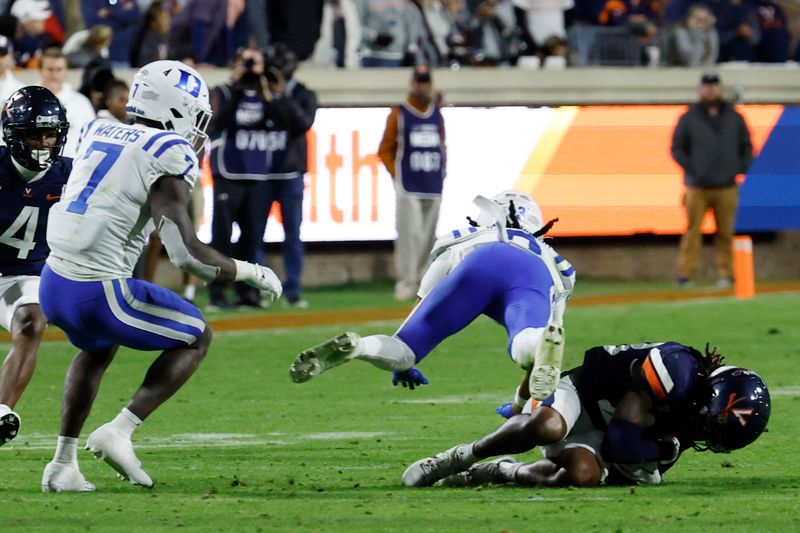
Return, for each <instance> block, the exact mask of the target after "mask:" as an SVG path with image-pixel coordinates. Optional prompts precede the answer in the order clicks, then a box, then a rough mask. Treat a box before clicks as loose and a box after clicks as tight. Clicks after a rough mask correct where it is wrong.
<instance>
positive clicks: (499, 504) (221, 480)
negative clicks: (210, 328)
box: [0, 287, 800, 532]
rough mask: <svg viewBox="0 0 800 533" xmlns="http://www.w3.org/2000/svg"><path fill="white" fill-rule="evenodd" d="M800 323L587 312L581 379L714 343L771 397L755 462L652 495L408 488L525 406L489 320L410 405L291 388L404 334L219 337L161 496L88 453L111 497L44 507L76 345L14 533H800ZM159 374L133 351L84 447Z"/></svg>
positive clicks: (14, 496)
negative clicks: (626, 353) (363, 343)
mask: <svg viewBox="0 0 800 533" xmlns="http://www.w3.org/2000/svg"><path fill="white" fill-rule="evenodd" d="M389 289H390V288H389V287H383V288H381V287H373V288H370V289H369V291H372V292H374V293H375V294H369V295H367V298H368V299H373V300H374V301H376V302H385V301H390V296H389V295H390V292H389ZM309 298H310V299H311V300H312V304H314V303H315V301H314V300H318V301H319V302H329V303H324V304H323V305H321V307H326V306H331V307H335V306H336V305H344V306H346V305H349V304H348V302H353V301H356V300H358V298H357V295H353V294H352V290H351V291H349V292H342V293H339V296H337V291H331V292H330V293H326V292H325V291H321V292H319V293H316V294H315V293H311V294H310V296H309ZM798 309H800V294H797V293H795V294H779V295H770V296H762V297H758V298H756V299H755V300H752V301H748V302H738V301H734V300H732V299H716V300H703V301H693V302H686V303H667V304H639V305H629V306H607V307H591V308H586V307H583V308H574V309H571V310H569V311H568V313H567V320H566V329H567V335H568V337H567V354H568V355H567V359H568V361H567V362H566V363H565V366H573V365H577V364H579V363H580V361H581V359H582V351H583V349H585V348H587V347H590V346H593V345H598V344H607V343H619V342H638V341H644V340H668V339H669V340H678V341H681V342H684V343H689V344H694V345H697V346H703V345H704V344H705V342H706V341H710V342H711V343H712V345H716V346H718V347H719V348H720V350H721V351H722V352H723V353H725V354H727V356H728V362H730V363H734V364H739V365H742V366H747V367H751V368H753V369H755V370H757V371H758V372H759V373H761V375H762V376H763V377H764V379H765V380H766V382H767V384H768V385H769V387H770V389H771V392H772V399H773V408H772V418H771V420H770V424H769V428H770V431H769V433H767V434H765V435H764V436H763V437H762V438H761V439H759V441H757V442H756V443H755V444H754V445H752V446H751V447H750V448H748V449H745V450H741V451H739V452H737V453H734V454H731V455H713V454H711V453H710V452H707V453H696V452H687V453H686V454H685V455H684V456H683V457H682V459H681V460H680V462H679V463H678V465H677V466H676V467H675V468H673V469H672V470H671V471H670V472H669V474H668V475H667V476H666V477H665V480H664V483H663V484H662V485H660V486H656V487H635V488H632V487H624V488H619V487H608V488H606V487H601V488H596V489H584V490H574V489H532V488H515V487H507V486H502V487H484V488H480V489H445V488H440V487H434V488H430V489H405V488H403V487H402V486H401V484H400V475H401V474H402V472H403V470H404V468H405V467H406V466H407V465H408V464H409V463H411V462H412V461H414V460H416V459H418V458H420V457H423V456H426V455H430V454H432V453H434V452H438V451H441V450H443V449H445V448H448V447H450V446H452V445H454V444H456V443H459V442H466V441H470V440H473V439H475V438H477V437H479V436H482V435H483V434H484V433H486V432H488V431H490V430H492V429H494V428H495V427H496V426H498V425H499V424H500V423H501V421H502V420H501V419H500V417H498V416H497V415H496V414H495V413H494V408H495V407H496V406H497V405H499V404H500V403H502V402H504V401H508V400H510V399H511V396H512V395H513V391H514V387H515V386H516V384H517V382H518V381H519V377H520V371H519V370H518V369H517V368H516V367H515V366H514V365H513V364H512V363H511V362H510V361H509V359H508V357H507V355H506V351H505V344H506V339H505V334H504V332H503V330H502V329H501V328H500V327H498V326H496V325H495V324H493V323H491V322H490V321H489V320H485V319H480V320H478V321H476V322H475V323H474V324H472V325H471V326H470V327H469V328H468V329H466V330H465V331H464V332H462V333H461V334H459V335H457V336H455V337H453V338H451V339H449V340H447V341H445V343H444V344H442V345H441V346H440V347H439V348H438V349H437V350H436V351H434V352H433V353H432V354H431V355H430V356H429V357H428V358H427V359H426V360H425V361H424V362H423V363H422V365H421V369H422V370H423V371H424V372H425V373H426V375H427V376H428V378H429V379H430V380H431V384H430V385H428V386H427V387H424V388H422V389H418V390H415V391H408V390H405V389H402V388H394V387H392V386H391V383H390V380H389V375H388V373H384V372H382V371H380V370H378V369H375V368H373V367H371V366H369V365H367V364H363V363H361V362H354V363H352V364H348V365H346V366H344V367H342V368H340V369H336V370H334V371H332V372H330V373H327V374H324V375H323V376H321V377H319V378H318V379H316V380H314V381H311V382H309V383H307V384H303V385H297V384H293V383H291V382H290V381H289V378H288V366H289V363H290V362H291V360H292V359H293V357H294V356H295V354H296V353H297V352H298V351H299V350H301V349H302V348H304V347H306V346H308V345H310V344H313V343H316V342H318V341H321V340H323V339H325V338H327V337H329V336H331V335H333V334H335V333H337V332H339V331H340V330H342V329H345V328H350V329H354V330H355V331H358V332H359V333H363V334H370V333H378V332H383V333H391V332H392V331H393V330H394V328H395V327H396V326H397V324H396V323H384V324H368V325H363V324H362V325H347V324H343V326H342V327H306V328H298V329H280V330H265V331H257V332H248V333H240V332H239V333H217V334H216V336H215V339H214V343H213V344H212V348H211V353H210V354H209V357H208V358H207V360H206V361H205V363H204V364H203V366H201V368H200V370H199V371H198V373H197V374H196V375H195V376H194V377H193V378H192V380H191V381H190V382H189V383H188V384H187V385H186V386H185V387H184V389H183V390H181V391H180V392H179V393H178V394H177V395H176V396H175V397H174V398H173V399H172V400H171V401H170V402H168V403H167V404H165V405H164V406H163V407H162V408H161V409H160V410H159V411H157V412H156V413H155V414H154V415H153V416H152V417H151V418H150V419H149V420H147V421H146V423H145V424H143V425H142V427H141V428H140V429H139V430H137V432H136V434H135V435H134V444H135V445H136V446H137V450H138V454H139V457H140V459H141V460H142V462H143V465H144V467H145V468H146V469H147V470H148V472H149V473H150V474H151V475H152V477H153V478H154V479H155V481H156V486H155V488H153V489H152V490H147V489H143V488H141V487H134V486H131V485H129V484H126V483H123V482H121V481H119V480H117V479H116V478H115V475H114V472H113V471H112V470H111V468H109V467H108V466H107V465H106V464H105V463H103V462H101V461H96V460H94V459H93V458H92V457H91V455H90V454H89V453H88V452H84V451H82V452H81V453H80V456H79V457H80V459H81V465H82V470H83V473H84V474H85V475H86V477H87V478H88V479H89V480H91V481H93V482H94V483H95V484H96V485H97V492H96V493H93V494H42V493H41V492H40V480H41V474H42V469H43V468H44V465H45V464H46V463H47V462H48V461H49V460H50V458H51V457H52V453H53V448H54V444H55V435H56V433H57V428H58V412H59V403H60V396H61V389H62V382H63V376H64V373H65V370H66V368H67V365H68V364H69V361H70V358H71V357H72V354H73V349H72V348H71V347H70V346H69V345H68V344H66V343H59V342H55V343H48V344H46V345H44V346H43V347H42V349H41V350H40V362H39V367H38V368H37V372H36V375H35V377H34V380H33V382H32V383H31V385H30V387H29V388H28V390H27V392H26V394H25V396H24V397H23V400H22V401H21V402H20V404H19V405H18V406H17V407H18V411H19V412H20V414H21V415H22V417H23V424H24V426H23V434H21V435H20V437H18V438H17V439H16V440H15V441H13V442H12V443H11V444H9V445H7V446H5V447H3V448H0V502H2V504H1V505H0V509H2V518H1V519H0V524H2V528H3V530H4V531H5V530H15V529H18V530H35V529H40V530H49V531H69V530H87V529H88V530H124V531H133V530H147V531H158V530H173V529H175V528H179V527H181V528H186V529H190V530H214V531H261V530H275V531H295V530H317V531H392V530H396V531H517V532H523V531H642V530H653V531H677V530H681V531H709V530H712V529H718V530H720V529H721V530H724V531H726V532H728V531H776V532H777V531H781V532H782V531H798V530H800V512H798V501H800V468H798V459H800V453H798V451H797V448H795V446H796V445H797V444H796V442H797V441H796V439H797V436H798V430H797V424H798V421H800V374H798V371H797V368H798V358H799V357H800V330H798V328H797V324H798V317H799V316H800V313H798ZM270 312H275V311H270ZM0 348H2V352H3V353H5V351H6V350H7V346H6V345H3V346H0ZM151 360H152V354H140V353H133V352H131V351H127V350H123V351H120V353H119V355H118V356H117V360H116V361H115V362H114V363H113V364H112V366H111V368H110V369H109V371H108V374H107V376H106V378H105V381H104V382H103V386H102V388H101V390H100V394H99V397H98V400H97V402H96V404H95V407H94V410H93V412H92V414H91V416H90V418H89V421H88V422H87V426H86V428H84V435H83V438H84V439H85V436H86V435H87V434H88V432H89V431H91V430H92V429H94V428H95V427H96V426H98V425H100V424H101V423H103V422H105V421H107V420H109V419H110V418H112V417H113V416H114V415H115V414H116V413H117V412H118V411H119V409H120V408H121V407H122V406H123V405H124V404H125V402H126V401H127V399H128V398H129V397H130V395H131V393H132V392H133V390H134V389H135V388H136V386H137V385H138V384H139V382H140V380H141V378H142V377H143V375H144V372H145V369H146V368H147V366H148V364H149V362H150V361H151ZM537 456H538V452H532V453H530V454H528V455H527V457H529V458H536V457H537Z"/></svg>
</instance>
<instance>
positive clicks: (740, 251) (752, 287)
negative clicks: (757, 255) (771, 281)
mask: <svg viewBox="0 0 800 533" xmlns="http://www.w3.org/2000/svg"><path fill="white" fill-rule="evenodd" d="M733 276H734V282H733V292H734V294H735V295H736V298H738V299H739V300H749V299H750V298H752V297H753V296H755V295H756V280H755V272H754V269H753V240H752V239H751V238H750V236H749V235H737V236H736V237H734V238H733Z"/></svg>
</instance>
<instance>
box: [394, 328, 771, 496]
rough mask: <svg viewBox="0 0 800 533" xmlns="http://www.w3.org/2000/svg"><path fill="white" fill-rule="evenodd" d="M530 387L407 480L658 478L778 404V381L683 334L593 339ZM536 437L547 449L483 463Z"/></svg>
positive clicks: (755, 430) (742, 441) (722, 446)
mask: <svg viewBox="0 0 800 533" xmlns="http://www.w3.org/2000/svg"><path fill="white" fill-rule="evenodd" d="M524 383H526V382H523V384H524ZM525 396H527V395H526V394H522V393H520V392H519V389H518V393H517V399H516V400H515V403H516V405H517V407H516V409H515V411H517V412H519V411H520V409H519V407H520V405H521V406H522V409H521V413H520V414H515V415H512V416H511V417H510V418H509V419H508V421H506V423H505V424H503V425H502V426H501V427H500V428H498V429H497V430H496V431H494V432H492V433H490V434H489V435H487V436H485V437H483V438H481V439H478V440H476V441H475V442H473V443H471V444H461V445H458V446H455V447H453V448H451V449H449V450H447V451H445V452H442V453H439V454H437V455H435V456H433V457H427V458H424V459H420V460H419V461H417V462H415V463H414V464H412V465H411V466H409V467H408V468H407V469H406V471H405V472H404V473H403V484H404V485H406V486H410V487H424V486H429V485H432V484H434V483H435V482H437V481H439V480H442V479H444V481H443V482H442V484H444V485H451V486H465V485H479V484H483V483H517V484H520V485H528V486H576V487H591V486H594V485H597V484H598V483H600V482H601V481H604V480H605V481H607V482H616V483H620V482H622V483H638V484H658V483H660V482H661V474H662V473H663V472H665V471H666V470H667V469H668V468H670V467H671V466H672V465H673V464H674V463H675V461H677V459H678V457H679V456H680V454H681V453H682V452H683V451H685V450H687V449H689V448H694V449H696V450H699V451H703V450H711V451H712V452H715V453H724V452H729V451H731V450H736V449H739V448H742V447H744V446H747V445H748V444H750V443H752V442H753V441H755V440H756V438H758V436H759V435H760V434H761V433H762V432H763V431H765V429H766V425H767V421H768V420H769V414H770V397H769V391H768V390H767V386H766V385H765V384H764V381H763V380H762V379H761V378H760V377H759V376H758V375H757V374H756V373H755V372H752V371H749V370H746V369H744V368H739V367H733V366H723V365H722V356H721V355H719V354H718V353H717V352H716V350H709V349H708V347H706V350H705V354H702V353H700V352H699V351H698V350H696V349H694V348H692V347H690V346H685V345H683V344H679V343H676V342H663V343H647V344H635V345H618V346H597V347H594V348H591V349H589V350H587V351H586V353H585V357H584V361H583V365H581V366H580V367H578V368H575V369H573V370H571V371H569V372H565V373H564V375H563V376H562V378H561V380H560V381H559V384H558V387H557V388H556V392H555V393H554V394H553V395H552V396H550V397H549V398H547V399H545V400H544V401H541V402H540V401H536V400H533V399H531V398H525ZM536 446H540V447H541V451H542V455H544V459H540V460H538V461H535V462H532V463H523V462H519V461H517V460H516V459H514V458H513V457H501V458H500V459H497V460H494V461H490V462H483V463H478V461H480V460H481V459H485V458H489V457H495V456H499V455H504V454H515V453H523V452H526V451H528V450H531V449H532V448H534V447H536ZM475 463H478V464H475Z"/></svg>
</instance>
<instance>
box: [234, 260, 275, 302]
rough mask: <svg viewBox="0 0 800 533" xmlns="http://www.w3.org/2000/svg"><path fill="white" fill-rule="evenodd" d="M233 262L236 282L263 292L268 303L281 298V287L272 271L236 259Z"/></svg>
mask: <svg viewBox="0 0 800 533" xmlns="http://www.w3.org/2000/svg"><path fill="white" fill-rule="evenodd" d="M233 262H234V263H236V281H244V282H245V283H247V284H248V285H250V286H251V287H255V288H256V289H258V290H260V291H263V292H264V293H265V296H266V297H267V299H268V300H269V301H270V302H274V301H275V300H277V299H278V298H280V297H281V293H282V292H283V286H282V285H281V280H279V279H278V276H276V275H275V272H273V271H272V269H270V268H267V267H265V266H263V265H257V264H255V263H248V262H247V261H239V260H236V259H234V260H233Z"/></svg>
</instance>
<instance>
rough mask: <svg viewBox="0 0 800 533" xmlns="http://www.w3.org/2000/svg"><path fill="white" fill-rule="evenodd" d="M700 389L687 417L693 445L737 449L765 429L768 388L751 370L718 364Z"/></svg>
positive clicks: (768, 402) (724, 450) (712, 448)
mask: <svg viewBox="0 0 800 533" xmlns="http://www.w3.org/2000/svg"><path fill="white" fill-rule="evenodd" d="M704 391H705V392H704V398H701V399H699V400H698V402H697V404H696V405H695V407H696V409H695V414H694V416H693V417H692V418H693V419H692V421H691V426H692V438H693V440H694V441H695V448H698V449H708V450H711V451H712V452H715V453H723V452H729V451H731V450H738V449H739V448H744V447H745V446H747V445H748V444H750V443H752V442H753V441H755V440H756V439H757V438H758V436H759V435H761V433H763V432H764V431H765V430H766V427H767V422H768V421H769V412H770V398H769V390H767V385H766V384H765V383H764V380H762V379H761V378H760V377H759V375H758V374H756V373H755V372H752V371H750V370H746V369H744V368H738V367H733V366H723V367H720V368H718V369H716V370H715V371H714V372H712V373H711V375H710V376H709V377H708V380H707V386H706V387H704Z"/></svg>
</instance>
